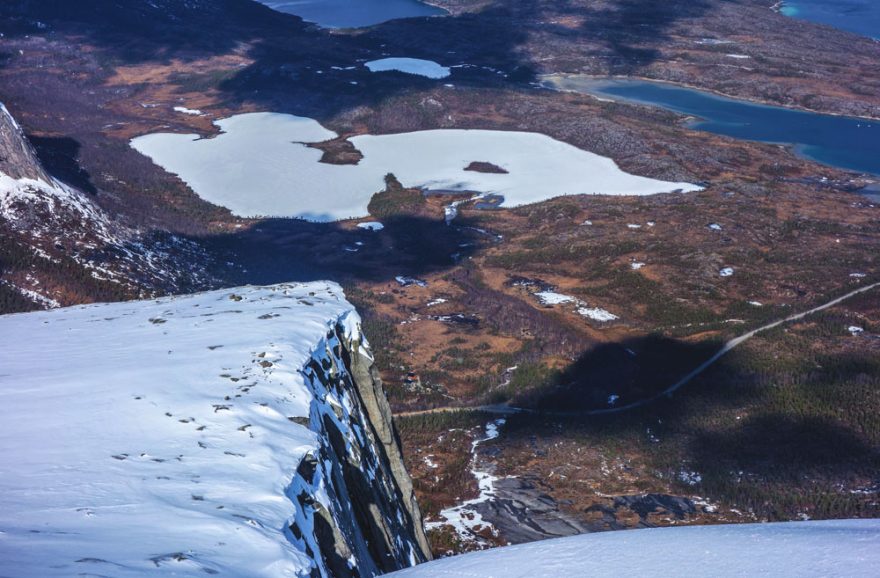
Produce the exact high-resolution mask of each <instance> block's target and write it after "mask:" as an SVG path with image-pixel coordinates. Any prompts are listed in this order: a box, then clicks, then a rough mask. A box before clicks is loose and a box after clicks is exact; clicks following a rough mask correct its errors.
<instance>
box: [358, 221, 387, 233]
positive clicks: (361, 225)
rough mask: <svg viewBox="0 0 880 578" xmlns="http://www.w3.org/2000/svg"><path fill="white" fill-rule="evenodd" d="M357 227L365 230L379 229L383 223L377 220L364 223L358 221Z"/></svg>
mask: <svg viewBox="0 0 880 578" xmlns="http://www.w3.org/2000/svg"><path fill="white" fill-rule="evenodd" d="M357 226H358V229H366V230H367V231H381V230H382V229H384V228H385V225H383V224H382V223H380V222H379V221H367V222H366V223H358V225H357Z"/></svg>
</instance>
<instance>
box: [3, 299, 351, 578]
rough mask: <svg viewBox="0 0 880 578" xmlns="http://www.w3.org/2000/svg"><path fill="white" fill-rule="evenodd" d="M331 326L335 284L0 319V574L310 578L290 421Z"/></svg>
mask: <svg viewBox="0 0 880 578" xmlns="http://www.w3.org/2000/svg"><path fill="white" fill-rule="evenodd" d="M337 323H342V325H343V326H344V327H345V328H346V331H348V332H349V333H351V334H355V332H357V331H358V327H357V325H358V317H357V314H356V313H355V312H354V310H353V308H352V306H351V305H350V304H349V303H348V302H347V301H346V300H345V297H344V295H343V293H342V290H341V289H340V288H339V286H337V285H335V284H332V283H311V284H304V285H277V286H273V287H265V288H256V287H249V288H241V289H235V290H234V292H233V291H229V290H226V291H216V292H211V293H203V294H198V295H192V296H186V297H180V298H167V299H160V300H157V301H146V302H132V303H118V304H110V305H96V306H84V307H75V308H67V309H57V310H54V311H51V312H40V313H28V314H20V315H7V316H3V317H0V423H2V424H3V425H2V427H3V435H2V436H0V576H16V577H26V576H34V577H40V578H45V577H50V576H65V577H67V576H99V575H100V576H114V577H125V576H140V575H144V574H149V575H157V576H168V575H174V576H206V575H211V574H218V573H219V574H220V575H223V576H273V577H281V576H285V577H286V576H299V575H303V574H305V575H308V571H309V568H310V566H311V563H310V559H309V557H308V556H307V555H306V553H305V552H304V548H302V547H297V546H296V545H295V543H294V542H295V540H294V539H293V538H292V537H291V536H290V535H289V534H290V532H289V530H288V529H287V528H288V526H289V525H290V522H291V521H292V520H293V519H294V517H295V516H297V515H299V514H297V511H296V508H295V505H294V502H293V501H292V496H291V497H289V496H288V490H290V491H293V490H292V489H291V488H290V486H291V482H292V479H293V477H294V474H295V472H296V469H297V466H298V465H299V463H300V460H301V459H302V457H303V456H304V455H305V454H306V452H308V451H310V450H315V449H316V448H317V447H318V445H319V440H318V439H317V437H316V434H314V433H313V432H311V431H310V430H309V428H308V427H305V426H303V425H298V423H294V422H293V421H292V418H296V419H297V420H298V421H300V418H304V419H305V420H306V423H308V419H309V415H310V404H311V403H312V401H313V399H314V397H315V392H314V390H313V389H310V387H309V386H308V385H307V383H306V381H305V380H304V377H303V375H302V374H301V373H300V369H301V368H302V367H303V366H304V364H305V363H306V361H307V360H308V359H309V358H310V356H311V355H312V354H313V351H312V350H313V349H315V348H318V344H319V343H321V342H322V339H324V338H325V337H326V336H327V333H328V329H330V328H332V327H335V326H336V325H337ZM296 491H300V490H299V489H297V490H296ZM321 495H322V491H321V490H320V489H318V490H317V494H316V497H317V499H318V500H320V499H321ZM297 520H298V522H299V518H297Z"/></svg>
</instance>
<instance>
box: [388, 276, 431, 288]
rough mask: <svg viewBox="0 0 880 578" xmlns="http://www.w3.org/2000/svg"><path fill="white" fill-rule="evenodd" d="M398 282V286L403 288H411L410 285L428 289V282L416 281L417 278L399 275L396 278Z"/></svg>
mask: <svg viewBox="0 0 880 578" xmlns="http://www.w3.org/2000/svg"><path fill="white" fill-rule="evenodd" d="M394 280H395V281H397V284H398V285H400V286H401V287H409V286H410V285H416V286H418V287H427V286H428V282H427V281H423V280H422V279H416V278H415V277H406V276H404V275H398V276H397V277H395V278H394Z"/></svg>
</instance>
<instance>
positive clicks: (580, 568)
mask: <svg viewBox="0 0 880 578" xmlns="http://www.w3.org/2000/svg"><path fill="white" fill-rule="evenodd" d="M878 568H880V520H830V521H823V522H784V523H777V524H739V525H730V526H689V527H678V528H654V529H649V530H624V531H618V532H601V533H596V534H582V535H580V536H570V537H568V538H556V539H552V540H544V541H541V542H531V543H528V544H519V545H517V546H508V547H504V548H496V549H494V550H484V551H482V552H474V553H471V554H464V555H461V556H453V557H450V558H443V559H442V560H437V561H434V562H430V563H428V564H423V565H421V566H417V567H415V568H410V569H407V570H403V571H401V572H395V573H394V574H392V576H395V577H399V578H420V577H426V578H427V577H430V578H446V577H453V576H454V577H462V576H467V577H468V578H560V577H568V576H643V577H654V576H656V577H658V578H666V577H667V576H712V577H718V576H742V577H744V578H745V577H749V578H751V577H754V576H801V577H803V576H841V577H844V576H845V577H855V576H876V575H877V569H878Z"/></svg>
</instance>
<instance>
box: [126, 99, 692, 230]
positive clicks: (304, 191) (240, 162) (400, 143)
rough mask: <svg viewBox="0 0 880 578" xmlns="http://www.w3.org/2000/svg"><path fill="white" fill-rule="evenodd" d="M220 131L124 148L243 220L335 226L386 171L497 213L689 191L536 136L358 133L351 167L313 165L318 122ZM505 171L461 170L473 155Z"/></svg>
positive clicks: (237, 124)
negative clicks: (493, 201)
mask: <svg viewBox="0 0 880 578" xmlns="http://www.w3.org/2000/svg"><path fill="white" fill-rule="evenodd" d="M215 124H216V125H217V126H218V127H219V128H220V129H221V131H222V133H221V134H219V135H217V136H215V137H213V138H202V137H201V136H200V135H196V134H173V133H156V134H150V135H145V136H141V137H137V138H135V139H133V140H132V141H131V145H132V146H133V147H134V148H135V149H136V150H138V151H140V152H141V153H143V154H144V155H146V156H148V157H150V158H151V159H152V160H153V162H155V163H156V164H158V165H159V166H161V167H163V168H164V169H165V170H167V171H168V172H170V173H174V174H176V175H178V176H179V177H180V178H181V179H183V180H184V181H185V182H186V183H187V185H189V186H190V187H191V188H192V189H193V191H195V193H196V194H198V195H199V196H200V197H201V198H203V199H205V200H207V201H209V202H211V203H214V204H217V205H221V206H224V207H227V208H228V209H230V210H231V211H232V212H233V213H234V214H235V215H238V216H245V217H260V216H285V217H299V218H303V219H308V220H311V221H323V222H327V221H336V220H341V219H347V218H351V217H363V216H366V215H367V214H368V211H367V205H368V203H369V201H370V198H371V197H372V196H373V194H375V193H376V192H378V191H381V190H382V189H383V188H384V177H385V175H386V174H388V173H393V174H394V175H395V176H396V177H397V178H398V180H399V181H400V182H401V183H403V185H404V186H407V187H422V188H425V189H428V190H444V191H471V192H478V193H481V194H490V193H491V194H497V195H499V196H501V197H503V199H504V201H503V204H502V206H504V207H516V206H520V205H526V204H530V203H537V202H540V201H544V200H547V199H550V198H553V197H558V196H560V195H578V194H606V195H651V194H657V193H664V192H673V191H683V192H688V191H696V190H699V189H700V187H698V186H696V185H692V184H689V183H670V182H664V181H658V180H655V179H650V178H646V177H639V176H634V175H630V174H628V173H625V172H623V171H622V170H620V168H619V167H618V166H617V165H616V164H615V163H614V161H613V160H611V159H609V158H606V157H602V156H600V155H596V154H593V153H590V152H587V151H583V150H581V149H578V148H576V147H574V146H572V145H569V144H567V143H564V142H561V141H558V140H555V139H553V138H551V137H549V136H546V135H543V134H539V133H529V132H516V131H492V130H460V129H438V130H426V131H418V132H411V133H401V134H392V135H378V136H377V135H361V136H356V137H353V138H351V139H349V140H350V142H351V143H352V144H353V145H354V146H355V148H357V149H358V150H359V151H361V153H362V154H363V155H364V156H363V158H362V159H361V161H360V162H359V163H358V164H357V165H332V164H328V163H322V162H320V160H321V157H322V155H323V153H322V151H320V150H318V149H315V148H311V147H308V146H306V144H307V143H317V142H322V141H326V140H329V139H332V138H335V137H336V136H337V135H336V134H335V133H334V132H332V131H329V130H327V129H325V128H324V127H322V126H321V125H320V124H319V123H318V122H317V121H315V120H312V119H309V118H304V117H297V116H292V115H287V114H276V113H248V114H242V115H237V116H233V117H230V118H226V119H223V120H219V121H216V122H215ZM474 158H480V159H485V160H486V162H491V163H493V164H496V165H498V166H504V167H505V168H506V169H507V170H508V173H507V174H495V173H481V172H475V171H465V170H464V167H466V166H468V164H469V163H470V162H471V161H472V160H473V159H474Z"/></svg>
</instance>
